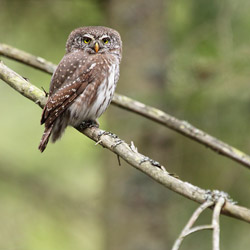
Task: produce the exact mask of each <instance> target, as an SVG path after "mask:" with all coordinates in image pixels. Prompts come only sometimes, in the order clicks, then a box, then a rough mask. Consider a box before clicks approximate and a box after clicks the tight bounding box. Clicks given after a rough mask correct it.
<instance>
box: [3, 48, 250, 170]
mask: <svg viewBox="0 0 250 250" xmlns="http://www.w3.org/2000/svg"><path fill="white" fill-rule="evenodd" d="M0 55H3V56H6V57H8V58H11V59H14V60H17V61H19V62H22V63H25V64H27V65H29V66H32V67H34V68H36V69H39V70H42V71H44V72H47V73H50V74H52V73H53V72H54V70H55V68H56V65H54V64H52V63H51V62H48V61H46V60H45V59H43V58H41V57H36V56H34V55H31V54H29V53H27V52H24V51H22V50H19V49H16V48H13V47H11V46H9V45H6V44H0ZM112 104H114V105H115V106H117V107H120V108H123V109H126V110H128V111H131V112H134V113H137V114H139V115H141V116H144V117H146V118H148V119H150V120H153V121H155V122H157V123H159V124H162V125H164V126H166V127H168V128H170V129H172V130H175V131H176V132H178V133H180V134H182V135H184V136H186V137H188V138H190V139H192V140H194V141H196V142H199V143H201V144H203V145H205V146H206V147H208V148H210V149H212V150H213V151H215V152H217V153H219V154H221V155H224V156H226V157H228V158H230V159H232V160H234V161H236V162H238V163H240V164H241V165H243V166H246V167H247V168H249V169H250V156H249V155H247V154H246V153H244V152H242V151H240V150H238V149H237V148H234V147H232V146H230V145H228V144H226V143H224V142H222V141H220V140H218V139H217V138H215V137H213V136H211V135H209V134H207V133H205V132H204V131H202V130H200V129H198V128H196V127H194V126H193V125H191V124H190V123H188V122H186V121H182V120H178V119H177V118H175V117H173V116H171V115H169V114H167V113H164V112H163V111H161V110H159V109H156V108H153V107H150V106H147V105H145V104H143V103H141V102H138V101H135V100H133V99H131V98H128V97H126V96H123V95H119V94H115V95H114V98H113V100H112Z"/></svg>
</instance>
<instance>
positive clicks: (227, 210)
mask: <svg viewBox="0 0 250 250" xmlns="http://www.w3.org/2000/svg"><path fill="white" fill-rule="evenodd" d="M0 79H2V80H4V81H5V82H6V83H7V84H9V85H10V86H11V87H12V88H14V89H15V90H17V91H18V92H19V93H21V94H22V95H23V96H25V97H27V98H29V99H30V100H32V101H33V102H35V103H36V104H38V105H39V106H40V107H43V106H44V104H45V101H46V98H45V96H44V93H43V92H42V91H41V90H39V89H38V88H36V87H35V86H34V85H32V84H31V83H29V82H27V81H26V80H25V79H24V78H22V77H21V76H19V75H18V74H17V73H15V72H14V71H13V70H11V69H9V68H8V67H7V66H5V65H4V64H3V62H0ZM76 129H78V131H79V132H81V133H82V134H84V135H86V136H88V137H89V138H90V139H92V140H94V141H95V142H98V144H100V145H102V146H103V147H105V148H107V149H109V150H110V151H112V152H114V153H115V154H117V155H118V156H119V157H120V158H122V159H124V160H125V161H126V162H128V163H129V164H130V165H131V166H133V167H134V168H136V169H138V170H140V171H141V172H143V173H145V174H147V175H148V176H150V177H151V178H152V179H154V180H155V181H156V182H158V183H160V184H162V185H163V186H165V187H167V188H168V189H170V190H172V191H174V192H176V193H178V194H181V195H183V196H184V197H186V198H188V199H190V200H193V201H196V202H198V203H204V202H206V200H207V198H208V195H209V194H210V191H206V190H204V189H201V188H199V187H197V186H194V185H192V184H190V183H188V182H184V181H182V180H180V179H177V178H175V177H173V176H172V175H171V174H169V173H168V172H167V171H166V170H165V169H164V167H163V166H161V165H160V164H159V163H158V162H155V161H153V160H152V159H150V158H148V157H146V156H144V155H142V154H140V153H138V152H137V150H136V148H135V147H134V145H133V144H132V143H131V145H128V144H127V143H126V142H124V141H123V140H121V139H119V138H118V137H117V136H116V135H114V134H111V133H107V132H105V131H104V130H101V129H98V128H88V129H85V130H81V128H76ZM221 212H222V213H223V214H226V215H228V216H232V217H235V218H237V219H240V220H243V221H246V222H249V223H250V210H249V209H248V208H245V207H241V206H237V205H235V204H234V203H232V202H230V201H227V202H226V203H225V205H224V207H223V208H222V211H221Z"/></svg>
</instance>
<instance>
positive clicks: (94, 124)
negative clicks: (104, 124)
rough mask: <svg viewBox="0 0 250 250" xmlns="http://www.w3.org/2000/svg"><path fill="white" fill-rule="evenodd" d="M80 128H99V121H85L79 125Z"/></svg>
mask: <svg viewBox="0 0 250 250" xmlns="http://www.w3.org/2000/svg"><path fill="white" fill-rule="evenodd" d="M79 127H80V129H81V130H83V129H85V128H92V127H94V128H99V123H98V122H97V121H92V120H89V121H83V122H82V123H81V124H80V125H79Z"/></svg>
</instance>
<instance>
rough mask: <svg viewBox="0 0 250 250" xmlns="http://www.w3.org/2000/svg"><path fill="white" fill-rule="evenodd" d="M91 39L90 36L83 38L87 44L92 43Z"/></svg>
mask: <svg viewBox="0 0 250 250" xmlns="http://www.w3.org/2000/svg"><path fill="white" fill-rule="evenodd" d="M90 41H91V39H90V38H88V37H84V38H83V42H84V43H86V44H88V43H90Z"/></svg>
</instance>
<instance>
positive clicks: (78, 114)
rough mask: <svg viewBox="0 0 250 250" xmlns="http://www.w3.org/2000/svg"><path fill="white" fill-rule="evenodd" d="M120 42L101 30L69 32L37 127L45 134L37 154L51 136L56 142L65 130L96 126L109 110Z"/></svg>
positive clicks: (113, 33) (110, 31) (114, 33)
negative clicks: (42, 125) (43, 125)
mask: <svg viewBox="0 0 250 250" xmlns="http://www.w3.org/2000/svg"><path fill="white" fill-rule="evenodd" d="M121 53H122V41H121V37H120V35H119V33H118V32H117V31H116V30H113V29H111V28H107V27H102V26H90V27H81V28H78V29H75V30H73V31H72V32H71V33H70V35H69V37H68V40H67V42H66V53H65V55H64V57H63V58H62V60H61V62H60V63H59V65H58V66H57V68H56V70H55V72H54V74H53V76H52V79H51V83H50V89H49V94H48V101H47V103H46V105H45V107H44V109H43V112H42V118H41V124H45V130H44V133H43V136H42V139H41V141H40V145H39V150H40V151H41V152H43V151H44V150H45V148H46V146H47V144H48V141H49V138H50V136H51V139H52V142H55V141H57V140H58V139H59V138H60V137H61V136H62V134H63V132H64V131H65V129H66V127H67V126H79V125H81V124H82V125H83V126H85V127H88V126H96V127H98V126H99V124H98V122H97V118H98V117H100V116H101V115H102V113H103V112H104V111H105V110H106V109H107V107H108V106H109V104H110V102H111V100H112V97H113V95H114V92H115V88H116V84H117V81H118V78H119V65H120V62H121V57H122V56H121Z"/></svg>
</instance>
